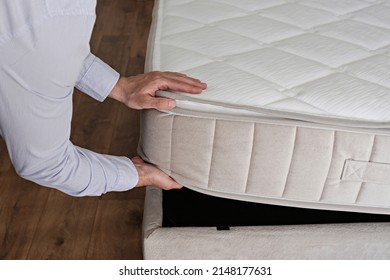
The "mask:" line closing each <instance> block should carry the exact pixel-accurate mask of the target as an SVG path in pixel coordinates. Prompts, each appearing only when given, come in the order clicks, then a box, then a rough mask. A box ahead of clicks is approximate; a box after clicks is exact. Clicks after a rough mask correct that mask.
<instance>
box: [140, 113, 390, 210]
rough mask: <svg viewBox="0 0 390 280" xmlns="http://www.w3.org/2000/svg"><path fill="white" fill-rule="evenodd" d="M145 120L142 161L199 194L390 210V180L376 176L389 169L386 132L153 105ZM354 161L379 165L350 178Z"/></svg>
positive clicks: (262, 201) (314, 206)
mask: <svg viewBox="0 0 390 280" xmlns="http://www.w3.org/2000/svg"><path fill="white" fill-rule="evenodd" d="M142 123H143V125H142V130H141V139H142V140H141V142H140V149H139V151H140V152H141V155H142V156H143V158H144V159H145V160H148V161H149V162H152V163H153V164H156V165H157V166H158V167H160V168H162V169H163V170H164V171H165V172H167V173H168V174H170V175H171V176H172V177H173V178H174V179H175V180H177V181H178V182H179V183H181V184H183V185H185V186H187V187H190V188H193V189H194V190H196V191H200V192H204V193H207V194H211V195H215V196H221V197H229V198H233V199H239V200H246V201H255V202H261V203H271V204H278V205H288V206H296V207H307V208H319V209H330V210H341V211H357V212H369V213H382V214H386V213H387V214H390V186H389V182H386V181H383V180H382V179H380V177H377V178H371V177H372V176H375V174H379V175H380V174H381V173H383V171H381V170H387V168H389V170H390V161H389V158H390V152H389V151H388V150H389V149H388V144H390V137H389V136H384V135H377V134H375V133H368V132H365V133H362V132H351V131H342V130H339V129H335V128H331V127H329V128H324V127H322V128H308V127H302V126H299V125H296V124H289V122H288V121H286V123H285V124H272V123H269V122H268V121H267V120H262V121H258V122H252V121H232V120H224V119H208V118H199V117H194V116H182V115H175V116H173V115H170V114H168V113H164V112H158V111H155V110H148V111H145V112H143V113H142ZM351 160H352V161H356V162H362V164H363V165H364V166H366V165H369V166H370V168H371V169H372V168H374V170H371V171H369V173H366V174H365V175H364V174H363V175H364V176H363V177H360V178H358V179H356V180H355V179H353V178H352V179H347V180H346V179H344V177H345V176H344V175H343V174H344V173H345V172H346V170H345V165H346V162H348V161H351ZM376 166H377V167H380V168H382V169H381V170H379V169H378V170H375V168H376ZM383 168H384V169H383ZM367 172H368V171H367ZM370 176H371V177H370ZM382 177H383V176H382ZM348 178H349V177H348ZM367 178H368V179H367ZM384 178H386V176H384ZM375 179H378V180H379V181H375ZM380 180H382V181H380Z"/></svg>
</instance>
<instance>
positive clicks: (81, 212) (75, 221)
mask: <svg viewBox="0 0 390 280" xmlns="http://www.w3.org/2000/svg"><path fill="white" fill-rule="evenodd" d="M97 204H98V199H96V198H95V197H82V198H76V197H70V196H68V195H65V194H62V193H60V192H58V191H56V190H52V191H51V192H50V196H49V198H48V201H47V204H46V207H45V211H44V213H43V215H42V217H41V221H40V223H39V226H38V229H37V231H36V233H35V238H34V242H33V243H32V246H31V248H30V250H29V253H28V256H27V258H28V259H86V258H87V252H88V247H89V242H90V236H91V232H92V230H93V223H94V220H95V216H96V208H97Z"/></svg>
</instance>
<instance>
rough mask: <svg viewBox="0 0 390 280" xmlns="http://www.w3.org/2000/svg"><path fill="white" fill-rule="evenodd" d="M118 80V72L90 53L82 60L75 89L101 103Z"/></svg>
mask: <svg viewBox="0 0 390 280" xmlns="http://www.w3.org/2000/svg"><path fill="white" fill-rule="evenodd" d="M118 79H119V73H118V72H116V71H115V70H114V69H112V68H111V67H110V66H109V65H108V64H106V63H105V62H103V61H102V60H100V59H99V58H98V57H96V56H94V55H93V54H92V53H90V54H89V55H88V56H87V58H86V59H85V60H84V64H83V68H82V71H81V72H80V75H79V79H78V82H77V84H76V87H77V88H78V89H79V90H81V91H82V92H84V93H86V94H88V95H89V96H91V97H93V98H95V99H96V100H99V101H103V100H104V99H106V97H107V96H108V94H109V93H110V92H111V90H112V89H113V88H114V86H115V84H116V83H117V81H118Z"/></svg>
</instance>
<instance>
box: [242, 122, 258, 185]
mask: <svg viewBox="0 0 390 280" xmlns="http://www.w3.org/2000/svg"><path fill="white" fill-rule="evenodd" d="M252 126H253V132H252V145H251V150H250V152H249V164H248V173H247V175H246V180H245V186H244V187H245V189H244V193H247V191H248V181H249V176H250V174H251V166H252V157H253V149H254V146H255V135H256V123H254V122H253V123H252Z"/></svg>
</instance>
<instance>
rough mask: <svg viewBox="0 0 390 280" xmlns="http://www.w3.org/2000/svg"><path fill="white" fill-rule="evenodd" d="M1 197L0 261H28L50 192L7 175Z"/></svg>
mask: <svg viewBox="0 0 390 280" xmlns="http://www.w3.org/2000/svg"><path fill="white" fill-rule="evenodd" d="M2 176H3V180H2V182H1V193H0V259H26V258H27V254H28V251H29V248H30V247H31V244H32V242H33V236H34V234H35V232H36V229H37V226H38V221H39V220H40V218H41V216H42V211H43V209H44V207H45V204H46V201H47V197H48V195H49V192H50V190H49V189H47V188H43V187H40V186H37V185H35V184H33V183H31V182H27V181H25V180H23V179H21V178H19V177H18V176H16V174H15V173H14V172H13V171H10V172H8V173H7V174H5V175H4V174H3V175H2Z"/></svg>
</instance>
